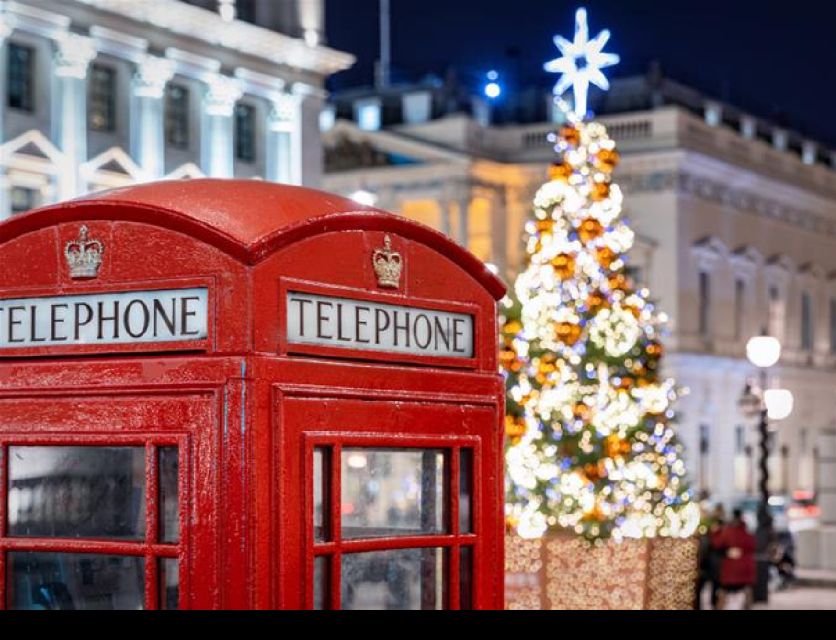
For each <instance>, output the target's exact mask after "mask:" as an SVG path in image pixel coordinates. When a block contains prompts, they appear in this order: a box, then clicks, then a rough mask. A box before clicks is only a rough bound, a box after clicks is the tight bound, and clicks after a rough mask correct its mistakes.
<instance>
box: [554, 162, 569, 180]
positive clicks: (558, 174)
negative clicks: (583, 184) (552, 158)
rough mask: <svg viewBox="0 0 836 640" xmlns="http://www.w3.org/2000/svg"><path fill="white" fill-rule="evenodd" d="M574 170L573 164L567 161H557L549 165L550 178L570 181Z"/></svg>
mask: <svg viewBox="0 0 836 640" xmlns="http://www.w3.org/2000/svg"><path fill="white" fill-rule="evenodd" d="M573 172H574V169H573V168H572V165H570V164H567V163H565V162H555V163H554V164H552V165H551V166H550V167H549V180H560V181H561V182H568V180H569V178H570V177H571V175H572V173H573Z"/></svg>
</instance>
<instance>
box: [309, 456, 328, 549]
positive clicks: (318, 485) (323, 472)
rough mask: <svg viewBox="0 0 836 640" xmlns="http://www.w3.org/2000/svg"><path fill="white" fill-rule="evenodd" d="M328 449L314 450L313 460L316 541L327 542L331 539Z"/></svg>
mask: <svg viewBox="0 0 836 640" xmlns="http://www.w3.org/2000/svg"><path fill="white" fill-rule="evenodd" d="M328 454H329V451H328V450H327V449H314V459H313V469H314V473H313V476H314V477H313V498H314V539H315V540H316V542H325V541H326V540H328V539H329V537H330V536H329V535H328V520H329V513H330V509H328V494H329V492H328V485H329V484H330V483H329V480H330V476H331V474H330V473H328Z"/></svg>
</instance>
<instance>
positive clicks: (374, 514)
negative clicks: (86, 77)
mask: <svg viewBox="0 0 836 640" xmlns="http://www.w3.org/2000/svg"><path fill="white" fill-rule="evenodd" d="M0 264H2V269H0V608H3V607H5V608H9V609H15V608H23V609H39V608H40V609H62V608H76V609H82V608H87V609H96V608H99V609H100V608H119V609H131V608H133V609H140V608H147V609H157V608H184V609H185V608H198V609H215V608H226V609H231V608H261V609H269V608H282V609H297V608H320V609H325V608H400V609H410V608H418V609H438V608H451V609H466V608H497V609H499V608H502V606H503V528H502V502H503V500H502V432H503V431H502V415H503V388H502V383H501V380H500V378H499V376H498V375H497V373H496V370H497V366H496V364H497V363H496V355H495V352H496V349H495V344H496V320H495V318H496V314H495V304H496V300H497V299H499V298H500V297H501V296H502V295H503V292H504V287H503V285H502V284H501V283H500V282H499V281H498V280H497V279H496V278H495V277H494V276H493V275H492V274H491V273H490V272H489V271H488V270H487V269H486V268H485V267H484V266H483V265H482V264H481V263H480V262H479V261H478V260H476V258H474V257H473V256H472V255H470V254H469V253H467V252H466V251H464V250H463V249H462V248H460V247H459V246H458V245H456V244H454V243H452V242H451V241H450V240H448V239H447V238H445V237H444V236H443V235H441V234H439V233H437V232H435V231H433V230H431V229H428V228H426V227H423V226H421V225H418V224H414V223H412V222H409V221H407V220H405V219H403V218H400V217H398V216H395V215H392V214H388V213H385V212H382V211H378V210H373V209H370V208H365V207H362V206H360V205H358V204H356V203H354V202H352V201H349V200H345V199H342V198H339V197H336V196H332V195H328V194H325V193H320V192H316V191H311V190H306V189H300V188H294V187H286V186H278V185H275V184H268V183H263V182H257V181H217V180H189V181H178V182H162V183H157V184H149V185H143V186H137V187H131V188H126V189H120V190H115V191H110V192H107V193H104V194H100V195H95V196H91V197H89V198H86V199H83V200H75V201H71V202H67V203H64V204H60V205H56V206H53V207H49V208H46V209H42V210H39V211H35V212H32V213H29V214H25V215H22V216H19V217H16V218H12V219H11V220H9V221H7V222H5V223H3V224H2V225H0Z"/></svg>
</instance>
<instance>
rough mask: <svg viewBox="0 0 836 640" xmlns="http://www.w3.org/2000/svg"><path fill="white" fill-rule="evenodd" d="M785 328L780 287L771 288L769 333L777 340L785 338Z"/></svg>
mask: <svg viewBox="0 0 836 640" xmlns="http://www.w3.org/2000/svg"><path fill="white" fill-rule="evenodd" d="M783 328H784V305H783V302H782V301H781V294H780V292H779V291H778V287H776V286H775V285H772V286H770V287H769V326H768V327H767V333H769V335H771V336H773V337H775V338H779V339H780V338H782V337H783Z"/></svg>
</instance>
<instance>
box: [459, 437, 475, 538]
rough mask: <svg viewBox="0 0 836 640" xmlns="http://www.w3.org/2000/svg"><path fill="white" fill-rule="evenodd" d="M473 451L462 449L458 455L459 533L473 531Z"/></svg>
mask: <svg viewBox="0 0 836 640" xmlns="http://www.w3.org/2000/svg"><path fill="white" fill-rule="evenodd" d="M472 477H473V451H471V450H470V449H462V450H461V452H460V456H459V533H473V524H472V522H473V520H472V516H471V507H470V505H471V493H472V491H473V488H472V482H471V478H472Z"/></svg>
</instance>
